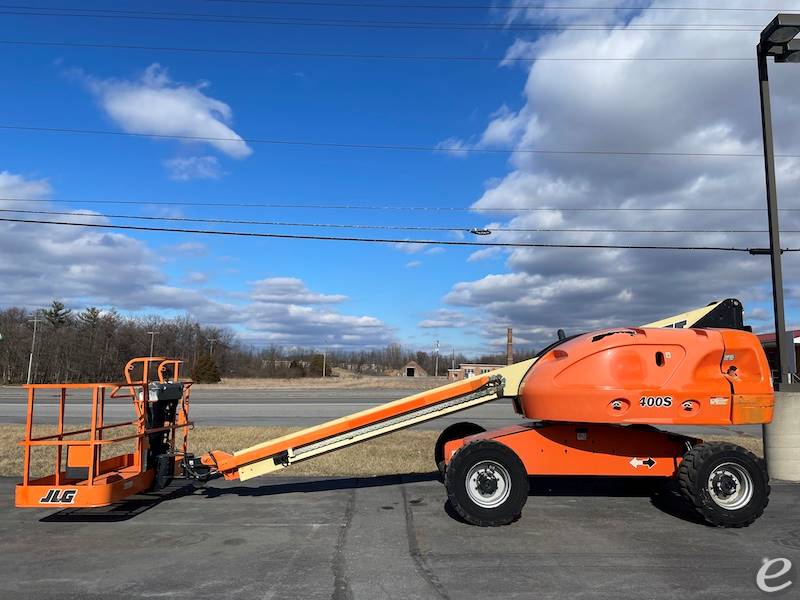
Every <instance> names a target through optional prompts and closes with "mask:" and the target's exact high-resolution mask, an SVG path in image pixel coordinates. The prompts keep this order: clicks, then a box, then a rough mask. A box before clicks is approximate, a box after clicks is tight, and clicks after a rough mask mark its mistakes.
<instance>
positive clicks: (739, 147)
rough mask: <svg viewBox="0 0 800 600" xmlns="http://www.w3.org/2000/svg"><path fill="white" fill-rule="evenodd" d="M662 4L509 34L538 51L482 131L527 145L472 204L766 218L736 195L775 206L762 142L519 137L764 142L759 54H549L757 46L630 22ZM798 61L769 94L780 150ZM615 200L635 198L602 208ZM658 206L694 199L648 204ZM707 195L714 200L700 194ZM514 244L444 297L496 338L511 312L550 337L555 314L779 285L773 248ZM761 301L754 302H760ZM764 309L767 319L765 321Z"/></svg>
mask: <svg viewBox="0 0 800 600" xmlns="http://www.w3.org/2000/svg"><path fill="white" fill-rule="evenodd" d="M556 4H557V3H556ZM729 5H730V6H731V7H735V6H738V5H742V6H744V5H745V3H743V2H742V1H737V2H732V3H729ZM660 6H666V4H664V3H663V2H660V1H656V2H652V4H651V8H650V9H648V10H631V3H627V2H618V3H617V8H618V10H615V11H599V12H597V13H593V14H591V16H589V15H583V17H584V20H591V21H592V22H599V21H600V20H602V19H606V18H611V19H612V20H611V21H610V23H612V24H614V25H615V26H616V27H614V28H611V29H609V30H602V31H576V30H565V31H559V32H555V33H552V34H547V35H544V36H541V37H538V38H535V39H530V40H528V39H520V40H517V41H516V42H515V43H514V44H513V45H512V46H511V48H510V49H509V51H508V55H509V56H511V57H520V56H523V57H533V58H536V59H537V60H536V61H535V62H533V63H532V64H525V68H526V69H527V80H526V82H525V86H524V90H523V91H524V102H523V103H522V105H521V106H518V107H513V106H509V105H507V104H501V107H500V109H498V111H497V112H496V113H494V114H493V115H490V116H489V118H488V121H487V125H486V127H485V128H484V131H483V132H482V133H476V134H474V136H473V137H474V138H475V139H479V140H480V142H479V143H486V144H489V143H492V144H504V145H509V146H513V147H514V148H515V149H516V150H517V152H515V153H514V154H513V155H512V156H511V158H510V161H509V167H510V169H509V172H508V173H507V174H506V175H505V176H504V177H503V178H502V179H500V180H498V181H496V182H494V183H492V184H491V185H490V187H489V189H487V190H486V191H485V192H484V193H483V194H482V195H481V196H480V198H478V199H477V201H476V202H475V203H474V204H473V207H474V208H480V209H482V211H486V210H488V211H489V214H491V209H499V208H519V209H520V211H519V212H518V213H513V216H512V217H511V218H508V219H507V220H506V221H505V222H503V223H502V225H503V226H506V227H512V228H523V229H545V228H559V229H645V230H650V229H662V230H663V229H669V230H672V229H675V230H686V229H697V230H729V229H757V230H762V229H763V230H765V229H766V225H767V224H766V211H764V212H763V213H761V212H756V213H747V212H744V213H743V212H735V211H732V210H726V209H732V208H743V207H748V208H750V207H755V208H762V207H764V204H765V203H764V179H763V178H764V174H763V162H762V161H761V160H760V159H759V158H758V157H755V158H719V157H698V156H694V157H674V156H672V157H667V156H604V155H597V154H594V155H586V154H571V155H570V154H567V155H565V154H541V153H537V152H524V150H537V149H556V150H591V151H594V150H611V151H620V152H631V151H633V152H638V151H642V152H656V153H659V152H660V153H670V152H678V153H680V152H706V153H714V152H717V153H747V154H752V153H755V154H758V153H759V152H761V133H760V113H759V108H758V89H757V85H756V72H755V65H754V63H753V62H748V61H743V62H735V61H719V62H709V61H696V62H690V61H652V62H648V61H618V60H613V61H602V60H592V61H574V62H563V61H545V60H539V59H542V58H569V57H574V58H588V57H590V58H595V59H598V58H599V59H602V58H620V57H630V58H636V57H668V56H673V57H674V56H688V57H691V56H719V55H721V54H720V53H721V52H722V51H721V50H720V49H724V54H725V55H727V56H751V55H752V53H753V48H754V46H755V42H756V41H757V33H756V32H752V33H751V32H734V31H714V32H713V33H704V34H703V35H699V34H697V32H693V31H689V30H678V31H676V30H672V31H633V29H635V28H636V27H637V26H641V25H647V24H653V23H661V24H670V23H676V24H677V23H680V22H681V20H684V22H685V15H684V14H682V13H680V11H669V10H659V7H660ZM726 6H728V5H726ZM575 12H580V11H575ZM565 13H569V14H571V15H573V16H572V17H570V18H577V17H575V16H574V14H573V12H572V11H553V10H551V9H548V8H545V9H543V10H535V11H530V10H525V9H521V8H517V9H515V10H513V11H511V12H510V13H509V14H508V15H507V16H508V18H509V19H510V20H513V21H520V22H524V21H527V20H536V21H537V22H541V21H542V19H553V20H556V19H561V18H564V17H563V15H564V14H565ZM600 13H602V14H600ZM609 15H610V17H609ZM693 18H696V19H697V20H698V21H700V22H702V21H703V20H707V19H711V18H712V17H711V16H710V15H707V14H705V13H698V14H694V15H693ZM732 18H734V17H733V15H732ZM789 71H790V70H789V69H781V68H780V66H779V67H778V68H774V69H773V70H772V82H773V106H774V107H780V108H776V109H775V110H774V114H773V118H774V120H775V127H776V131H777V132H778V134H777V140H776V142H777V144H778V151H779V152H782V153H788V154H797V153H798V152H800V135H798V133H800V131H799V129H800V121H798V120H797V119H796V116H797V115H798V114H800V99H799V98H800V97H798V95H797V93H796V92H797V84H796V81H797V80H796V76H795V75H793V73H790V72H789ZM506 102H508V100H506ZM799 167H800V162H799V161H798V160H797V159H789V158H785V159H781V161H780V162H779V165H778V168H779V180H780V181H779V187H780V188H781V190H790V189H793V188H794V187H795V186H796V184H797V182H798V179H800V168H799ZM785 194H786V192H785V191H784V196H783V199H782V201H783V202H784V204H785V203H786V202H787V196H786V195H785ZM612 207H614V208H617V207H621V208H626V209H632V210H624V211H603V210H597V209H603V208H612ZM651 207H662V208H672V209H683V210H672V211H662V212H653V211H646V210H641V209H647V208H651ZM699 207H712V208H716V209H718V210H715V211H713V212H697V211H693V210H691V209H694V208H699ZM542 208H545V209H546V210H540V209H542ZM531 209H535V210H531ZM574 209H590V210H578V211H576V210H574ZM481 214H482V215H484V214H486V213H485V212H481ZM782 217H783V223H782V224H783V226H784V227H785V228H786V229H789V228H792V229H794V228H796V226H797V225H800V223H798V221H799V219H798V217H797V216H796V215H795V214H794V213H784V214H782ZM493 239H497V240H498V241H539V242H556V243H557V242H561V243H567V244H570V243H572V244H581V243H583V244H586V243H590V244H591V243H595V244H653V245H697V246H740V247H752V246H761V247H763V246H766V245H767V236H766V234H765V233H735V234H734V233H691V234H690V233H614V232H596V231H595V232H593V231H574V232H566V233H563V232H562V233H545V232H530V233H520V232H517V233H513V232H496V233H495V234H494V235H493ZM784 245H785V246H797V245H798V244H797V241H796V239H795V238H788V237H787V238H786V239H785V240H784ZM487 254H489V253H475V254H474V255H473V256H472V258H471V259H472V260H474V261H477V260H479V259H481V258H486V255H487ZM504 255H505V259H506V260H505V267H506V268H505V270H504V272H496V273H490V274H488V275H486V276H485V277H481V278H479V279H475V280H470V281H462V282H459V283H457V284H455V285H454V286H453V288H452V290H451V291H450V293H449V294H448V295H447V296H446V298H445V302H446V303H448V304H451V305H455V306H459V307H468V308H474V309H476V310H478V311H480V312H481V313H482V314H483V319H482V321H483V322H484V323H485V325H484V327H483V333H484V335H485V336H486V339H488V340H501V339H502V335H501V332H502V330H503V329H504V328H505V327H506V326H508V325H513V326H514V328H515V333H516V332H519V334H520V335H521V336H523V338H525V339H528V340H532V341H534V342H535V343H537V344H541V343H544V342H546V341H548V340H550V339H552V338H553V336H554V332H555V330H556V329H557V328H559V327H564V328H565V329H568V330H572V331H580V330H586V329H591V328H593V327H602V326H605V325H607V324H610V325H614V324H622V323H629V324H638V323H645V322H648V321H651V320H653V319H656V318H659V317H660V316H664V315H669V314H674V313H676V312H680V311H683V310H686V309H688V308H693V307H696V306H702V305H704V304H706V303H707V302H709V301H711V300H714V299H718V298H723V297H731V296H732V297H739V298H741V299H742V300H743V301H744V302H745V306H748V307H749V306H751V305H753V306H752V308H754V309H755V308H757V307H758V305H759V304H764V305H765V306H766V304H765V301H766V300H767V299H768V297H769V296H768V294H769V289H768V288H769V263H768V261H767V260H762V258H763V257H751V256H749V255H747V254H738V253H736V254H734V253H713V252H701V251H694V252H652V251H635V250H596V251H584V250H567V249H552V250H550V249H515V250H511V251H504ZM784 265H785V266H784V269H785V270H786V273H787V274H786V275H785V280H786V281H787V282H792V281H794V280H795V279H794V278H795V277H797V276H798V275H800V265H798V264H796V262H795V261H793V260H792V258H791V257H789V256H786V257H785V259H784ZM789 294H790V295H791V290H789ZM767 308H768V306H767ZM750 314H752V315H753V316H754V317H756V316H757V315H760V314H761V313H759V312H757V311H751V313H750ZM762 324H763V323H762ZM766 325H767V326H768V327H769V326H770V325H769V322H767V323H766Z"/></svg>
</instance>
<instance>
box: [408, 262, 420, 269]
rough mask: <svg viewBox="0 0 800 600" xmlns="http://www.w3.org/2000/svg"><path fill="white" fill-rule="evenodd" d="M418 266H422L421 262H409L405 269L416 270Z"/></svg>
mask: <svg viewBox="0 0 800 600" xmlns="http://www.w3.org/2000/svg"><path fill="white" fill-rule="evenodd" d="M420 265H422V261H421V260H410V261H408V262H407V263H406V269H416V268H417V267H419V266H420Z"/></svg>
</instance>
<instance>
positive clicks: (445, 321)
mask: <svg viewBox="0 0 800 600" xmlns="http://www.w3.org/2000/svg"><path fill="white" fill-rule="evenodd" d="M467 324H468V323H467V320H466V317H465V316H464V314H463V313H462V312H460V311H457V310H447V309H439V310H437V311H435V312H433V313H431V314H430V315H429V316H428V318H427V319H425V320H423V321H420V322H419V324H418V325H417V327H419V328H421V329H456V328H458V327H464V326H465V325H467Z"/></svg>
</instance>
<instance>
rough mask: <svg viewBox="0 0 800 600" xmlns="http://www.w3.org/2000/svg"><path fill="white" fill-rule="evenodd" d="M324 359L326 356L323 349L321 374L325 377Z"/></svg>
mask: <svg viewBox="0 0 800 600" xmlns="http://www.w3.org/2000/svg"><path fill="white" fill-rule="evenodd" d="M325 360H326V356H325V351H324V350H323V351H322V376H323V377H325Z"/></svg>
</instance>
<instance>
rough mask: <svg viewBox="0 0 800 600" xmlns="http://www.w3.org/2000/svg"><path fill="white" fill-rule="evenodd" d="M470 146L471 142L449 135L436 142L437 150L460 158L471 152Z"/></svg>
mask: <svg viewBox="0 0 800 600" xmlns="http://www.w3.org/2000/svg"><path fill="white" fill-rule="evenodd" d="M470 148H471V144H470V143H469V142H465V141H463V140H460V139H459V138H457V137H449V138H447V139H445V140H442V141H441V142H439V143H438V144H436V150H437V151H438V152H443V153H445V154H449V155H450V156H456V157H458V158H465V157H466V156H467V155H468V154H469V151H470Z"/></svg>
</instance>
